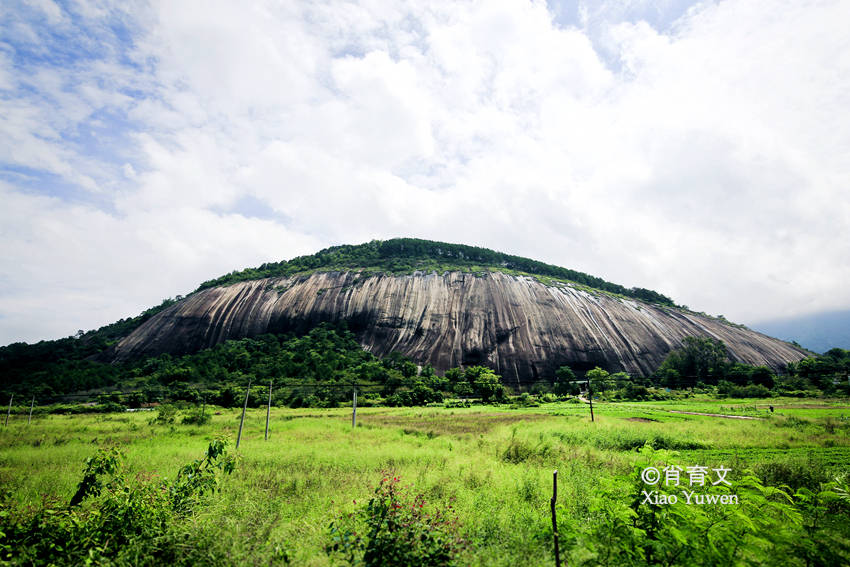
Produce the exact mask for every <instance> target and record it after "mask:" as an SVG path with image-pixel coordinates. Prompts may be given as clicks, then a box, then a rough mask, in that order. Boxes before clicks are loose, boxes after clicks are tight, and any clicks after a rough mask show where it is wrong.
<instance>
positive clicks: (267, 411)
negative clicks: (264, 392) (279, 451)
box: [266, 380, 272, 441]
mask: <svg viewBox="0 0 850 567" xmlns="http://www.w3.org/2000/svg"><path fill="white" fill-rule="evenodd" d="M271 415H272V381H271V380H269V407H268V408H266V441H268V440H269V418H271Z"/></svg>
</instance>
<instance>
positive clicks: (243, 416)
mask: <svg viewBox="0 0 850 567" xmlns="http://www.w3.org/2000/svg"><path fill="white" fill-rule="evenodd" d="M250 393H251V381H250V380H248V389H247V390H245V405H243V406H242V419H240V420H239V434H238V435H237V436H236V448H237V449H238V448H239V442H240V441H242V425H243V424H244V423H245V410H247V409H248V394H250Z"/></svg>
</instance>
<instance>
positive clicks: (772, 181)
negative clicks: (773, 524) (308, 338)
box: [0, 0, 850, 344]
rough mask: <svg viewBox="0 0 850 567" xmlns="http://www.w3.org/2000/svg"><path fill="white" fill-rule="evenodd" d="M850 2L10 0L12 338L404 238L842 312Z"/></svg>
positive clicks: (3, 289)
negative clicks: (231, 275) (336, 250)
mask: <svg viewBox="0 0 850 567" xmlns="http://www.w3.org/2000/svg"><path fill="white" fill-rule="evenodd" d="M848 21H850V2H847V1H845V0H835V1H817V0H812V1H789V0H776V1H774V0H740V1H732V0H726V1H720V2H683V1H673V0H670V1H665V0H655V1H641V0H629V1H623V0H618V1H616V2H554V1H553V2H543V1H533V2H528V1H520V0H513V1H501V0H484V1H449V0H446V1H440V2H419V1H410V2H405V1H398V2H396V1H392V0H365V1H362V2H343V1H338V2H337V1H332V2H323V1H311V2H297V1H283V2H247V1H246V2H231V1H226V2H225V1H216V0H203V1H192V0H181V1H179V2H174V1H172V0H163V1H150V2H142V1H133V2H126V1H115V2H113V1H110V0H73V1H67V2H58V1H51V0H26V1H20V0H5V1H4V2H2V4H0V344H8V343H11V342H17V341H27V342H33V341H38V340H41V339H52V338H59V337H65V336H69V335H72V334H74V333H75V332H76V331H77V330H78V329H81V330H89V329H95V328H98V327H100V326H102V325H104V324H108V323H111V322H113V321H115V320H117V319H120V318H123V317H129V316H134V315H137V314H139V313H140V312H141V311H142V310H144V309H146V308H148V307H151V306H154V305H158V304H159V303H160V302H161V300H162V299H163V298H166V297H172V296H175V295H177V294H186V293H188V292H190V291H192V290H193V289H195V288H196V287H197V286H198V284H200V283H201V282H202V281H205V280H208V279H211V278H214V277H217V276H219V275H222V274H225V273H228V272H230V271H232V270H235V269H242V268H246V267H252V266H257V265H259V264H262V263H264V262H269V261H279V260H284V259H289V258H292V257H294V256H298V255H302V254H310V253H313V252H316V251H318V250H320V249H322V248H325V247H327V246H332V245H337V244H358V243H362V242H367V241H369V240H372V239H386V238H392V237H400V236H409V237H417V238H427V239H432V240H441V241H447V242H456V243H464V244H470V245H476V246H484V247H487V248H492V249H496V250H499V251H503V252H508V253H512V254H518V255H522V256H527V257H530V258H534V259H537V260H542V261H545V262H548V263H552V264H557V265H561V266H565V267H568V268H572V269H576V270H580V271H583V272H586V273H590V274H593V275H596V276H599V277H603V278H604V279H606V280H608V281H612V282H616V283H619V284H622V285H625V286H627V287H632V286H637V287H645V288H650V289H654V290H656V291H659V292H661V293H663V294H665V295H668V296H670V297H672V298H673V299H674V300H675V301H676V302H677V303H680V304H684V305H687V306H689V307H690V308H691V309H693V310H696V311H705V312H707V313H709V314H712V315H719V314H722V315H724V316H726V317H727V318H729V319H730V320H733V321H737V322H742V323H748V324H749V323H753V322H758V321H763V320H769V319H775V318H785V317H791V316H797V315H806V314H811V313H818V312H824V311H833V310H847V309H848V308H850V285H848V282H850V262H848V260H850V199H848V194H849V191H848V190H850V34H848V33H847V29H846V28H847V22H848Z"/></svg>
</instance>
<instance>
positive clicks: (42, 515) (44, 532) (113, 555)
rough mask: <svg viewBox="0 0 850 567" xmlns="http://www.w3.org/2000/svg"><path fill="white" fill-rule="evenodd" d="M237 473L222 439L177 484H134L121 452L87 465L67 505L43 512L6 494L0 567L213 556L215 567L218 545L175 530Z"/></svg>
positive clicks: (191, 560)
mask: <svg viewBox="0 0 850 567" xmlns="http://www.w3.org/2000/svg"><path fill="white" fill-rule="evenodd" d="M234 467H235V458H234V457H233V456H232V455H230V454H228V452H227V446H226V443H225V441H223V440H215V441H212V442H211V443H210V445H209V447H208V449H207V451H206V453H205V455H204V457H203V458H201V459H198V460H196V461H194V462H192V463H189V464H188V465H186V466H184V467H183V468H182V469H181V470H180V471H179V472H178V474H177V477H176V478H175V479H174V480H173V481H171V482H153V481H145V480H143V479H139V478H135V479H130V478H128V476H127V474H126V471H125V470H124V465H123V455H122V454H121V452H120V451H119V450H118V449H116V448H114V447H112V448H106V449H100V450H98V452H97V453H96V454H95V455H94V456H92V457H90V458H88V459H87V460H86V464H85V470H84V473H83V478H82V480H81V481H80V483H79V485H78V487H77V491H76V492H75V494H74V496H73V497H72V498H71V501H70V503H69V504H67V505H62V504H61V503H60V502H57V501H45V502H44V503H43V505H42V507H41V508H39V509H32V508H29V507H27V508H21V507H20V506H17V505H15V504H14V502H13V501H12V496H11V495H10V494H7V495H5V501H4V502H3V505H2V507H0V509H2V513H0V563H2V564H4V565H7V564H8V565H83V564H96V565H103V564H109V565H163V564H172V565H177V564H181V565H192V564H197V563H198V562H199V559H198V558H200V557H206V561H207V562H210V561H211V562H212V563H213V564H214V563H215V562H216V561H215V560H213V559H212V557H211V553H212V552H211V550H210V549H209V547H210V545H211V544H210V543H209V542H212V541H213V538H209V537H207V535H208V534H205V533H204V532H203V530H200V531H195V532H194V533H193V535H190V536H187V535H186V533H185V532H184V533H180V531H179V530H176V529H175V527H176V526H177V525H179V524H180V522H182V521H188V519H189V518H190V516H191V514H192V513H193V511H194V510H195V509H196V507H197V506H198V505H199V503H200V502H201V497H202V496H203V495H204V494H207V493H211V492H214V491H215V490H216V488H217V487H218V483H219V478H220V477H221V475H222V474H229V473H230V472H232V471H233V470H234ZM192 537H194V538H196V541H191V539H192ZM187 538H188V541H187ZM205 541H206V543H205ZM187 549H191V551H192V552H188V551H187ZM194 552H198V555H197V557H193V553H194Z"/></svg>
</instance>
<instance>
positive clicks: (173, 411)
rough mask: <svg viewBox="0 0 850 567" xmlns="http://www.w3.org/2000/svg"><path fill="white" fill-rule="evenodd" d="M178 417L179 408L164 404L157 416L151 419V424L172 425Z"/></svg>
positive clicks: (158, 410)
mask: <svg viewBox="0 0 850 567" xmlns="http://www.w3.org/2000/svg"><path fill="white" fill-rule="evenodd" d="M176 417H177V408H175V407H174V406H172V405H162V406H159V409H157V412H156V417H154V418H152V419H151V420H150V422H149V423H150V425H154V424H157V425H171V424H172V423H174V419H175V418H176Z"/></svg>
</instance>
